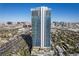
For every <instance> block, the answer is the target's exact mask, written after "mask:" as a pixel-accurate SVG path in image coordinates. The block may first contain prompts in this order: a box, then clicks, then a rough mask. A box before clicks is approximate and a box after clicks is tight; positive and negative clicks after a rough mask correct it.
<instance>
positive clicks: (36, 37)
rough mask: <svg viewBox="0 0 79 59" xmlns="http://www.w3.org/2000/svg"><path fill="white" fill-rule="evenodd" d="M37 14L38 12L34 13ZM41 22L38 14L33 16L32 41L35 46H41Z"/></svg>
mask: <svg viewBox="0 0 79 59" xmlns="http://www.w3.org/2000/svg"><path fill="white" fill-rule="evenodd" d="M33 13H36V12H33ZM40 24H41V21H40V16H38V13H37V14H36V15H34V14H33V15H32V39H33V46H37V47H39V46H41V40H40V39H41V38H40V35H41V33H40V32H41V26H40Z"/></svg>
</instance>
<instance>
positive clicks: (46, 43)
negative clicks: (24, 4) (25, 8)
mask: <svg viewBox="0 0 79 59" xmlns="http://www.w3.org/2000/svg"><path fill="white" fill-rule="evenodd" d="M31 11H32V40H33V47H41V48H45V47H50V39H51V38H50V29H51V10H50V8H48V7H37V8H33V9H31Z"/></svg>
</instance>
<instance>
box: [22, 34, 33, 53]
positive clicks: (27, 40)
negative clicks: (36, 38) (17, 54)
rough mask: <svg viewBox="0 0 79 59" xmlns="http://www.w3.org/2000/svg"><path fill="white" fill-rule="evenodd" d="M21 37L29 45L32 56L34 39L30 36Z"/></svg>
mask: <svg viewBox="0 0 79 59" xmlns="http://www.w3.org/2000/svg"><path fill="white" fill-rule="evenodd" d="M21 37H22V38H23V39H24V40H25V42H26V43H27V44H28V47H29V52H30V54H31V50H32V37H31V36H30V35H26V34H21Z"/></svg>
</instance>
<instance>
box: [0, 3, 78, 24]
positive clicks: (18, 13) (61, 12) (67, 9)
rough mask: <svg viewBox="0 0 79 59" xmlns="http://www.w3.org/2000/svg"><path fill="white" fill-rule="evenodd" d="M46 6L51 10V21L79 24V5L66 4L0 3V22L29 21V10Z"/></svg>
mask: <svg viewBox="0 0 79 59" xmlns="http://www.w3.org/2000/svg"><path fill="white" fill-rule="evenodd" d="M40 6H47V7H49V8H51V9H52V11H51V14H52V16H51V21H63V22H79V17H78V15H79V4H75V3H72V4H70V3H69V4H68V3H66V4H65V3H38V4H37V3H1V4H0V22H7V21H13V22H16V21H17V22H18V21H31V16H30V15H31V10H30V9H31V8H35V7H40Z"/></svg>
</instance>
